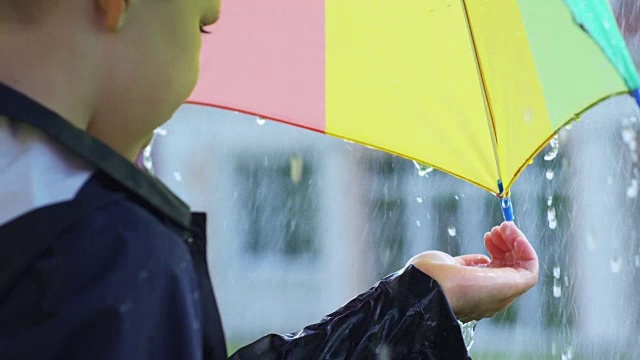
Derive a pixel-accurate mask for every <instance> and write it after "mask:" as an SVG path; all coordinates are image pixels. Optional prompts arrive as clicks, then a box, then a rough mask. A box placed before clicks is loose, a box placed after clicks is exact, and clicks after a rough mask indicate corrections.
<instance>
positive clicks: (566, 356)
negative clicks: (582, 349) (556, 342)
mask: <svg viewBox="0 0 640 360" xmlns="http://www.w3.org/2000/svg"><path fill="white" fill-rule="evenodd" d="M560 356H561V357H562V360H571V359H573V348H572V347H571V346H569V347H567V352H562V354H561V355H560Z"/></svg>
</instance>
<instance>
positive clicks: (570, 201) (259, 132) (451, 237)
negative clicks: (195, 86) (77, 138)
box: [151, 0, 640, 359]
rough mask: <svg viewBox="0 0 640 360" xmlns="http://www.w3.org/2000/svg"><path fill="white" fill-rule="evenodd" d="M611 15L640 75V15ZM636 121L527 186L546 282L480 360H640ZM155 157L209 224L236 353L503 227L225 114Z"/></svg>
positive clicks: (576, 139) (446, 184)
mask: <svg viewBox="0 0 640 360" xmlns="http://www.w3.org/2000/svg"><path fill="white" fill-rule="evenodd" d="M612 6H613V7H614V9H615V11H616V13H617V15H618V21H619V23H620V25H621V28H622V30H623V33H624V35H625V38H626V40H627V43H628V45H629V48H630V50H631V51H632V53H633V56H634V59H635V60H636V64H637V65H638V64H640V1H638V0H619V1H615V0H614V1H612ZM639 119H640V113H639V112H638V109H637V105H636V104H635V102H634V101H633V100H632V99H631V98H630V97H626V96H622V97H618V98H613V99H610V100H608V101H606V102H604V103H601V104H599V105H598V106H596V107H594V108H593V109H591V110H590V111H588V112H587V113H586V114H585V115H584V116H583V117H582V119H581V120H580V121H578V122H575V123H573V124H571V125H570V126H568V127H567V128H565V129H564V130H563V131H562V132H561V133H560V134H559V136H558V137H557V138H555V139H554V140H553V141H552V142H551V144H550V145H549V146H548V147H547V148H546V149H544V150H543V151H542V152H541V153H540V155H539V156H538V157H536V159H535V160H534V162H533V164H532V165H530V166H529V167H528V168H527V169H526V170H525V172H524V173H523V175H522V176H521V179H520V180H519V181H518V182H517V183H516V186H515V187H514V188H513V190H512V194H513V201H514V207H515V214H516V223H517V224H518V225H519V226H520V227H521V228H522V229H523V231H524V232H525V234H526V235H527V236H528V238H529V240H530V241H531V242H532V244H533V245H534V247H535V249H536V251H537V252H538V255H539V257H540V263H541V264H540V265H541V268H540V269H541V270H540V281H539V283H538V285H537V286H536V287H535V288H533V289H532V290H531V291H529V292H528V293H527V294H525V295H524V296H522V297H521V298H520V299H519V300H518V301H516V302H515V303H514V304H513V305H512V306H511V307H510V308H509V309H507V310H506V311H504V312H502V313H500V314H498V315H496V316H495V317H494V318H492V319H485V320H482V321H480V322H479V323H478V325H477V328H476V335H475V343H474V345H473V347H472V349H471V355H472V357H473V358H474V359H638V358H640V331H639V329H640V300H639V296H638V294H640V226H638V219H639V216H640V204H638V193H639V191H640V183H639V181H640V175H639V163H638V156H639V154H640V152H639V151H640V150H639V149H638V146H637V141H638V134H639V130H640V121H639ZM397 120H398V119H389V121H397ZM442 136H443V137H446V136H447V135H446V134H442ZM424 146H426V147H428V146H429V144H428V143H425V144H424ZM151 158H152V160H153V168H154V171H155V173H156V175H157V176H158V177H160V178H161V179H162V180H164V182H165V183H167V184H168V185H169V187H170V188H172V189H173V190H174V191H176V192H177V193H178V194H179V195H180V196H181V197H182V198H183V199H184V200H185V201H187V202H188V203H189V205H190V206H191V207H192V208H193V209H194V210H198V211H206V212H207V213H208V214H209V223H208V231H209V248H208V256H209V264H210V271H211V274H212V279H213V283H214V288H215V292H216V296H217V298H218V302H219V307H220V312H221V314H222V319H223V324H224V329H225V332H226V336H227V340H228V343H229V351H230V352H232V351H234V350H235V349H237V348H238V347H240V346H242V345H245V344H247V343H249V342H251V341H253V340H255V339H257V338H259V337H261V336H263V335H265V334H267V333H289V332H295V331H298V330H300V329H302V328H303V327H304V326H306V325H309V324H312V323H314V322H317V321H319V320H320V319H321V318H322V317H323V316H324V315H326V314H328V313H330V312H332V311H333V310H335V309H336V308H338V307H340V306H341V305H343V304H344V303H346V302H347V301H349V299H351V298H352V297H354V296H356V295H357V294H359V293H361V292H363V291H365V290H367V289H368V288H369V287H371V286H372V285H373V284H375V282H376V281H378V280H379V279H380V278H382V277H383V276H385V275H387V274H389V273H391V272H394V271H396V270H398V269H400V268H401V267H403V266H404V264H405V263H406V261H407V260H408V259H409V258H411V257H412V256H413V255H415V254H417V253H419V252H422V251H426V250H441V251H445V252H447V253H450V254H452V255H459V254H463V253H477V252H480V253H485V251H484V247H483V240H482V236H483V234H484V233H485V232H486V231H488V230H489V229H490V228H491V227H492V226H495V225H498V224H499V223H500V222H501V221H502V215H501V212H500V207H499V203H498V200H497V199H496V198H495V197H494V196H493V195H491V194H489V193H487V192H485V191H483V190H480V189H478V188H476V187H474V186H471V185H469V184H467V183H465V182H463V181H461V180H458V179H456V178H454V177H452V176H450V175H447V174H444V173H440V172H438V171H437V170H433V169H431V168H428V167H424V166H420V165H418V164H414V163H413V162H412V161H408V160H405V159H402V158H398V157H394V156H391V155H388V154H385V153H383V152H380V151H377V150H374V149H369V148H366V147H364V146H360V145H357V144H353V143H349V142H346V141H343V140H339V139H335V138H331V137H328V136H325V135H321V134H316V133H313V132H311V131H308V130H304V129H299V128H294V127H292V126H288V125H283V124H279V123H276V122H271V121H266V120H263V119H260V118H256V117H252V116H248V115H243V114H239V113H235V112H230V111H223V110H219V109H212V108H205V107H200V106H193V105H185V106H183V107H182V108H181V109H180V110H179V111H178V112H177V113H176V115H175V116H174V118H173V119H172V120H171V121H170V122H169V123H167V124H166V125H165V126H163V127H162V128H160V129H158V130H157V131H156V136H155V139H154V144H153V147H152V150H151Z"/></svg>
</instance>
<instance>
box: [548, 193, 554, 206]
mask: <svg viewBox="0 0 640 360" xmlns="http://www.w3.org/2000/svg"><path fill="white" fill-rule="evenodd" d="M551 205H553V196H552V195H549V196H548V197H547V206H551Z"/></svg>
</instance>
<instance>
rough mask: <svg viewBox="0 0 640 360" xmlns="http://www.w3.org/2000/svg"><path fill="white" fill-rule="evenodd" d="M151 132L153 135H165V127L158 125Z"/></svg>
mask: <svg viewBox="0 0 640 360" xmlns="http://www.w3.org/2000/svg"><path fill="white" fill-rule="evenodd" d="M153 133H154V134H155V135H159V136H167V129H165V128H162V127H159V128H157V129H155V130H153Z"/></svg>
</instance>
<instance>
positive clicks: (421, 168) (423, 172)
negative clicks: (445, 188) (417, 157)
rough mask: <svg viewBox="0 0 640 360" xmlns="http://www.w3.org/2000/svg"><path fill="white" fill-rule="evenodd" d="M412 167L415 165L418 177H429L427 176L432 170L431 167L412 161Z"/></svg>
mask: <svg viewBox="0 0 640 360" xmlns="http://www.w3.org/2000/svg"><path fill="white" fill-rule="evenodd" d="M413 165H415V167H416V169H418V175H420V176H424V177H429V175H428V174H429V173H430V172H432V171H433V168H432V167H431V166H426V165H423V164H420V163H419V162H417V161H414V162H413Z"/></svg>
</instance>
